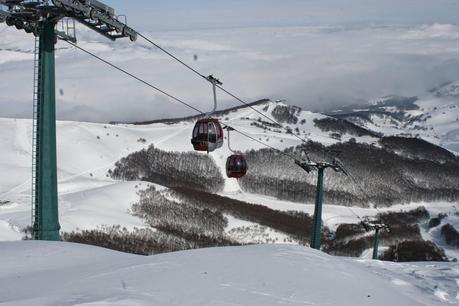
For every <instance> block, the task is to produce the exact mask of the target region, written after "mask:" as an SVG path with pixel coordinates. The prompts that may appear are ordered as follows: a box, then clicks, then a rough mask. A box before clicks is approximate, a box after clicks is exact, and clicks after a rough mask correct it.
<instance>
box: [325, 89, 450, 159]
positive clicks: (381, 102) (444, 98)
mask: <svg viewBox="0 0 459 306" xmlns="http://www.w3.org/2000/svg"><path fill="white" fill-rule="evenodd" d="M457 88H458V82H451V83H447V84H443V85H442V86H439V87H438V88H435V89H432V90H430V92H429V93H425V94H423V95H422V96H420V97H398V96H386V97H382V98H379V99H375V100H373V101H370V104H369V105H360V106H355V107H352V106H351V107H347V108H344V109H343V110H339V111H336V112H331V114H332V115H333V116H336V117H339V118H344V119H346V120H349V121H351V122H353V123H355V124H357V125H359V126H362V127H364V128H366V129H369V130H372V131H375V132H378V133H381V134H382V135H385V136H391V135H401V136H408V137H420V138H423V139H424V140H426V141H428V142H431V143H434V144H437V145H439V146H441V147H444V148H446V149H449V150H450V151H452V152H454V153H456V154H459V100H458V94H457Z"/></svg>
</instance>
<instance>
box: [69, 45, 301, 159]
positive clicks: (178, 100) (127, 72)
mask: <svg viewBox="0 0 459 306" xmlns="http://www.w3.org/2000/svg"><path fill="white" fill-rule="evenodd" d="M62 40H63V41H65V42H66V43H68V44H69V45H71V46H73V47H75V48H77V49H79V50H81V51H83V52H84V53H86V54H88V55H90V56H92V57H94V58H96V59H98V60H100V61H101V62H103V63H105V64H107V65H109V66H110V67H112V68H114V69H116V70H118V71H120V72H122V73H124V74H126V75H128V76H130V77H131V78H134V79H135V80H137V81H139V82H141V83H143V84H144V85H147V86H148V87H150V88H153V89H154V90H156V91H158V92H160V93H162V94H163V95H165V96H167V97H169V98H170V99H172V100H174V101H176V102H178V103H181V104H183V105H185V106H186V107H188V108H190V109H192V110H194V111H196V112H198V113H199V114H200V115H206V113H205V112H203V111H201V110H199V109H198V108H196V107H194V106H192V105H191V104H189V103H187V102H185V101H183V100H182V99H179V98H177V97H175V96H173V95H172V94H169V93H168V92H166V91H164V90H162V89H160V88H158V87H157V86H154V85H152V84H151V83H149V82H147V81H145V80H144V79H142V78H140V77H138V76H136V75H134V74H133V73H131V72H129V71H127V70H125V69H123V68H120V67H118V66H117V65H115V64H113V63H111V62H109V61H107V60H105V59H103V58H102V57H100V56H98V55H96V54H94V53H92V52H91V51H88V50H86V49H84V48H82V47H80V46H78V45H76V44H74V43H72V42H70V41H68V40H65V39H62ZM222 124H223V125H224V126H225V127H229V125H228V124H225V123H222ZM231 128H233V129H234V131H235V132H238V133H239V134H241V135H243V136H245V137H247V138H249V139H251V140H253V141H255V142H257V143H259V144H261V145H263V146H265V147H267V148H270V149H273V150H275V151H277V152H278V153H280V154H282V155H284V156H287V157H289V158H291V159H293V160H297V158H295V157H294V156H293V155H290V154H287V153H285V152H283V151H281V150H279V149H278V148H275V147H273V146H270V145H268V144H266V143H264V142H262V141H260V140H258V139H256V138H254V137H252V136H250V135H248V134H247V133H244V132H242V131H240V130H238V129H235V128H234V127H232V126H231Z"/></svg>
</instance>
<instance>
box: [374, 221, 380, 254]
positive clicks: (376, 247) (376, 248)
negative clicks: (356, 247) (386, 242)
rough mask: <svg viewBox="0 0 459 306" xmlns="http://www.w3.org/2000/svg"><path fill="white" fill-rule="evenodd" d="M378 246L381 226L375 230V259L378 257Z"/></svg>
mask: <svg viewBox="0 0 459 306" xmlns="http://www.w3.org/2000/svg"><path fill="white" fill-rule="evenodd" d="M378 247H379V228H376V230H375V240H374V245H373V259H378Z"/></svg>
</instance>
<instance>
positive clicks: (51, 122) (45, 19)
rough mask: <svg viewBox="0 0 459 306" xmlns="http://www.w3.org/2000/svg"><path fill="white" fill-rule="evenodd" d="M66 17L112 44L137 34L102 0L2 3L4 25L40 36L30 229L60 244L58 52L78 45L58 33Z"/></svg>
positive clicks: (6, 0) (38, 236) (0, 16)
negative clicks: (66, 44) (61, 45)
mask: <svg viewBox="0 0 459 306" xmlns="http://www.w3.org/2000/svg"><path fill="white" fill-rule="evenodd" d="M64 18H67V19H72V20H77V21H78V22H80V23H82V24H84V25H85V26H87V27H89V28H91V29H92V30H94V31H96V32H97V33H99V34H101V35H103V36H105V37H107V38H109V39H111V40H116V39H118V38H123V37H129V38H130V39H131V41H135V40H136V39H137V32H135V31H134V30H133V29H131V28H130V27H128V26H127V25H126V23H123V22H121V21H119V18H118V16H116V15H115V10H114V9H113V8H111V7H109V6H107V5H105V4H103V3H101V2H100V1H96V0H52V1H49V0H41V1H38V0H37V1H21V0H0V23H1V22H5V23H6V24H7V25H8V26H11V27H16V29H18V30H24V31H25V32H26V33H32V34H34V35H35V37H38V56H37V55H36V60H37V63H36V64H35V68H36V71H35V74H36V75H35V77H34V81H35V82H36V84H34V126H33V127H34V135H33V143H34V144H33V145H34V150H33V154H34V158H33V160H34V162H33V163H32V168H33V170H32V173H33V174H32V180H33V182H32V185H33V187H32V199H33V200H32V223H33V226H32V227H33V238H34V239H36V240H50V241H57V240H59V230H60V225H59V212H58V190H57V158H56V155H57V154H56V93H55V54H54V53H55V44H56V42H57V40H58V39H63V40H70V41H73V42H76V39H75V36H74V35H73V36H72V35H69V34H68V33H67V32H66V31H63V32H62V31H57V30H56V25H57V23H58V22H60V21H62V20H63V19H64ZM67 29H68V24H67ZM73 30H74V28H73ZM36 52H37V48H36ZM35 103H36V105H35Z"/></svg>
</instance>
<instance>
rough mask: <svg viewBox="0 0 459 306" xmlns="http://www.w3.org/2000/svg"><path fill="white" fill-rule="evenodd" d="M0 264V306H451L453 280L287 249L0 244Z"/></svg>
mask: <svg viewBox="0 0 459 306" xmlns="http://www.w3.org/2000/svg"><path fill="white" fill-rule="evenodd" d="M0 263H1V264H0V303H2V304H4V305H12V304H14V305H200V306H201V305H323V306H326V305H333V306H336V305H383V306H386V305H404V306H410V305H413V306H414V305H442V304H443V303H454V302H457V299H456V298H455V296H453V295H452V293H454V290H456V292H457V287H456V288H453V287H451V286H450V285H451V284H453V282H454V281H455V280H454V278H459V274H458V272H459V271H458V270H459V269H458V267H457V265H452V264H438V265H422V264H410V265H403V264H394V263H382V262H377V261H357V260H352V259H345V258H339V257H331V256H328V255H325V254H323V253H321V252H318V251H315V250H311V249H306V248H304V247H298V246H291V245H263V246H245V247H228V248H213V249H200V250H194V251H185V252H177V253H170V254H162V255H156V256H150V257H142V256H137V255H129V254H123V253H118V252H114V251H110V250H106V249H101V248H97V247H91V246H84V245H79V244H69V243H50V242H35V241H29V242H1V243H0ZM418 270H419V271H421V272H422V271H424V272H426V271H427V272H428V273H417V274H416V271H418ZM412 275H415V276H416V277H413V276H412ZM428 278H431V279H428ZM434 284H436V285H435V288H434ZM429 286H430V287H429ZM429 288H430V290H428V289H429Z"/></svg>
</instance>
